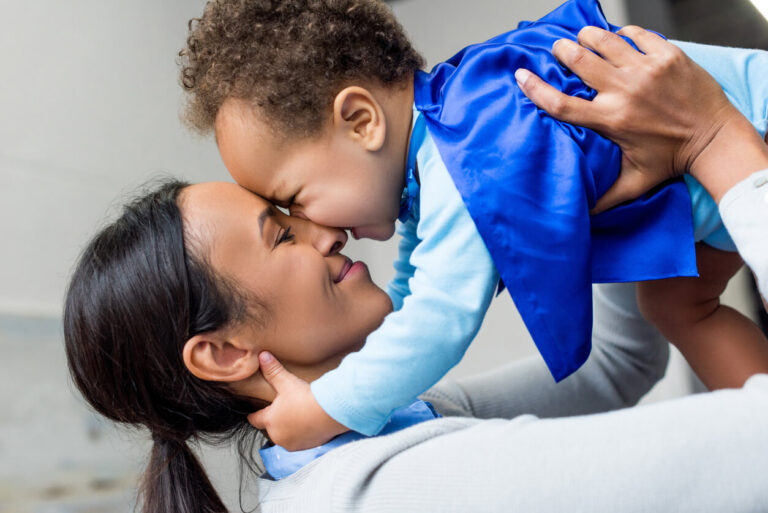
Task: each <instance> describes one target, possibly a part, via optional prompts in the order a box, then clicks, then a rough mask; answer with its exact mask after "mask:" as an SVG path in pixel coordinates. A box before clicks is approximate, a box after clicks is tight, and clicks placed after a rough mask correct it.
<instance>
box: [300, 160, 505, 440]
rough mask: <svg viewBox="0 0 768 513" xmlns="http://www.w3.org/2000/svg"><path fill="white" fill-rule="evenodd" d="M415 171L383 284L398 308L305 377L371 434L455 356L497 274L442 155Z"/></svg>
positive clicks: (343, 419) (324, 402) (333, 411)
mask: <svg viewBox="0 0 768 513" xmlns="http://www.w3.org/2000/svg"><path fill="white" fill-rule="evenodd" d="M419 163H420V164H422V162H421V161H420V162H419ZM420 177H421V194H420V198H419V201H418V204H417V208H418V209H419V214H420V215H419V221H418V224H416V222H415V220H412V221H409V223H406V224H405V226H404V228H403V230H405V237H404V238H403V241H402V242H401V247H400V252H401V256H400V257H398V261H397V263H396V266H400V268H399V269H398V270H397V274H396V276H395V279H394V280H393V282H392V283H391V284H390V286H389V287H388V288H389V292H390V294H391V296H392V297H393V303H395V307H396V308H397V307H398V303H400V304H401V305H402V307H401V308H399V309H398V310H397V311H395V312H393V313H391V314H390V315H388V316H387V317H386V319H385V320H384V323H383V324H382V325H381V327H379V329H377V330H376V331H375V332H374V333H372V334H371V335H370V336H369V337H368V339H367V340H366V344H365V346H364V347H363V349H361V350H360V351H359V352H356V353H352V354H350V355H348V356H347V357H346V358H345V359H344V360H343V361H342V363H341V365H340V366H339V367H338V368H337V369H335V370H333V371H331V372H329V373H327V374H325V375H324V376H322V377H321V378H320V379H318V380H317V381H315V382H313V383H312V392H313V394H314V395H315V398H316V399H317V401H318V403H319V404H320V406H321V407H322V408H323V409H324V410H325V411H326V412H327V413H328V414H329V415H330V416H331V417H333V418H334V419H336V420H337V421H338V422H340V423H342V424H344V425H345V426H347V427H348V428H350V429H352V430H354V431H358V432H360V433H363V434H366V435H373V434H376V433H378V432H379V431H380V430H381V428H382V427H383V426H384V424H385V423H386V421H387V419H388V418H389V416H390V414H391V413H392V411H393V410H395V409H397V408H399V407H402V406H404V405H407V404H409V403H410V402H412V401H413V400H414V399H416V397H417V396H418V395H419V394H420V393H422V392H424V391H425V390H427V389H428V388H429V387H431V386H432V385H434V384H435V383H436V382H437V381H438V380H439V379H440V378H442V377H443V376H444V375H445V374H446V373H447V372H448V371H449V370H450V369H451V368H452V367H453V366H454V365H456V364H457V363H458V362H459V361H460V360H461V358H462V356H463V355H464V352H465V351H466V349H467V347H468V346H469V343H470V342H471V341H472V339H473V338H474V336H475V335H476V334H477V331H478V329H479V327H480V324H481V323H482V320H483V317H484V315H485V312H486V310H487V309H488V305H489V303H490V301H491V299H492V298H493V292H494V290H495V287H496V284H497V283H498V279H499V278H498V273H497V271H496V267H495V266H494V264H493V261H492V259H491V257H490V254H489V253H488V250H487V249H486V247H485V245H484V244H483V241H482V239H481V238H480V235H479V234H478V233H477V229H476V228H475V225H474V223H473V222H472V219H471V218H470V217H469V213H468V212H467V210H466V208H465V206H464V203H463V201H462V199H461V196H460V195H459V192H458V191H457V190H456V188H455V186H454V184H453V182H452V180H451V178H450V175H449V174H448V171H447V170H446V169H445V167H444V165H443V164H442V161H440V160H439V159H430V160H429V161H428V163H427V165H426V166H425V167H423V168H420ZM414 231H415V234H414ZM409 252H410V255H409V257H408V254H409ZM411 275H412V276H411ZM409 278H410V279H409ZM409 292H410V294H409ZM401 297H402V298H403V299H402V300H401V299H400V298H401Z"/></svg>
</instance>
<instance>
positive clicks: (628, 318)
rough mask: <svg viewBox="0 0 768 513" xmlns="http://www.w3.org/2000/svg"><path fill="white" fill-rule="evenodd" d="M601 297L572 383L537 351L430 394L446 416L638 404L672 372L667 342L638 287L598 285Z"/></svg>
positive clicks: (572, 411) (573, 411)
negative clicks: (585, 355) (645, 311)
mask: <svg viewBox="0 0 768 513" xmlns="http://www.w3.org/2000/svg"><path fill="white" fill-rule="evenodd" d="M593 296H594V299H593V305H594V325H593V330H592V353H591V355H590V357H589V360H587V363H585V364H584V366H583V367H582V368H581V369H579V370H578V371H577V372H576V373H574V374H573V375H571V376H569V377H568V378H566V379H565V380H563V381H561V382H560V383H555V380H554V379H553V378H552V375H551V374H550V373H549V371H548V370H547V366H546V365H545V364H544V362H543V361H542V359H541V357H539V356H534V357H531V358H527V359H524V360H520V361H517V362H513V363H510V364H508V365H506V366H504V367H501V368H499V369H497V370H495V371H491V372H486V373H483V374H481V375H479V376H476V377H471V378H466V379H461V380H458V381H457V382H452V381H446V382H443V383H440V384H438V385H437V386H436V387H435V388H434V389H433V390H430V391H428V392H427V393H426V394H424V396H423V398H424V399H426V400H428V401H431V402H433V403H434V404H435V406H436V407H437V408H438V410H439V411H441V413H443V414H448V415H457V414H458V415H471V416H474V417H479V418H513V417H515V416H517V415H522V414H526V413H531V414H534V415H537V416H539V417H561V416H570V415H581V414H586V413H596V412H603V411H608V410H614V409H617V408H623V407H626V406H631V405H633V404H635V403H636V402H637V401H638V400H640V398H641V397H642V396H643V395H645V394H646V393H647V392H648V391H649V390H650V389H651V387H653V385H655V384H656V382H657V381H658V380H659V379H661V377H662V376H663V375H664V370H665V369H666V365H667V360H668V357H669V348H668V344H667V341H666V340H665V339H664V338H663V337H662V336H661V334H660V333H659V332H658V330H656V328H654V327H653V326H651V325H650V324H649V323H647V322H646V321H645V320H644V319H643V317H642V315H641V314H640V311H639V310H638V307H637V301H636V299H635V284H633V283H616V284H602V285H595V287H594V294H593ZM505 342H506V341H505Z"/></svg>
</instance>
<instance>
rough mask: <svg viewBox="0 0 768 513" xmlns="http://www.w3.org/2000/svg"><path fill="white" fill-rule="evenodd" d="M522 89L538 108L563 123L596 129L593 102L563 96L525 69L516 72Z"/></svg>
mask: <svg viewBox="0 0 768 513" xmlns="http://www.w3.org/2000/svg"><path fill="white" fill-rule="evenodd" d="M515 79H516V80H517V83H518V85H519V86H520V89H521V90H522V91H523V93H524V94H525V95H526V96H527V97H528V99H530V100H531V101H532V102H533V103H535V104H536V106H537V107H539V108H540V109H543V110H544V111H546V112H547V113H548V114H549V115H551V116H552V117H554V118H557V119H559V120H561V121H565V122H568V123H574V124H579V125H583V126H586V127H590V128H596V120H597V118H596V117H595V109H596V108H597V107H596V106H595V105H593V104H592V102H589V101H587V100H583V99H581V98H576V97H573V96H568V95H567V94H563V93H561V92H560V91H558V90H557V89H555V88H554V87H552V86H551V85H549V84H547V83H546V82H544V81H543V80H542V79H541V78H539V77H537V76H536V75H534V74H533V73H531V72H530V71H528V70H525V69H522V68H521V69H518V70H517V71H515Z"/></svg>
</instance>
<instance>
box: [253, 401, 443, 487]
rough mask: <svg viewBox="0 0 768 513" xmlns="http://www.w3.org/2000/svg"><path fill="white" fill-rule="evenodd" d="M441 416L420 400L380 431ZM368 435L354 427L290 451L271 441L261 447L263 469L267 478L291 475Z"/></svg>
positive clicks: (401, 427)
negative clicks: (352, 429) (304, 447)
mask: <svg viewBox="0 0 768 513" xmlns="http://www.w3.org/2000/svg"><path fill="white" fill-rule="evenodd" d="M439 417H440V414H439V413H437V412H436V411H435V409H434V408H433V407H432V405H431V404H429V403H428V402H426V401H421V400H417V401H415V402H414V403H413V404H411V405H410V406H408V407H406V408H399V409H397V410H395V412H394V413H393V414H392V417H390V419H389V422H387V424H386V425H385V426H384V428H383V429H382V430H381V432H380V433H379V435H388V434H390V433H396V432H398V431H400V430H402V429H405V428H409V427H411V426H415V425H416V424H420V423H422V422H424V421H426V420H433V419H437V418H439ZM364 438H369V437H368V436H365V435H361V434H360V433H356V432H354V431H347V432H346V433H342V434H340V435H339V436H337V437H336V438H334V439H333V440H331V441H329V442H326V443H324V444H323V445H319V446H317V447H312V448H311V449H305V450H303V451H288V450H286V449H284V448H283V447H281V446H279V445H272V446H269V447H265V448H263V449H260V450H259V455H260V456H261V461H262V462H263V463H264V469H265V470H266V472H267V475H266V476H264V477H265V478H271V479H272V480H275V481H278V480H280V479H283V478H285V477H288V476H290V475H291V474H293V473H294V472H296V471H297V470H299V469H301V468H303V467H305V466H306V465H308V464H310V463H312V462H313V461H315V460H316V459H317V458H319V457H320V456H323V455H324V454H326V453H328V452H330V451H332V450H334V449H336V448H337V447H341V446H342V445H347V444H348V443H351V442H356V441H357V440H362V439H364Z"/></svg>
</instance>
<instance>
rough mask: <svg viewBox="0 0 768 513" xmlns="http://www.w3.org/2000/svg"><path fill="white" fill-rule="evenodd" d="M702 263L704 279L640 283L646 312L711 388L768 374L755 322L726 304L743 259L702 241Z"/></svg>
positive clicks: (766, 345)
mask: <svg viewBox="0 0 768 513" xmlns="http://www.w3.org/2000/svg"><path fill="white" fill-rule="evenodd" d="M696 262H697V264H698V268H699V277H698V278H669V279H666V280H657V281H646V282H641V283H638V286H637V297H638V304H639V306H640V310H641V311H642V313H643V315H644V316H645V318H646V319H647V320H648V321H650V322H651V323H653V324H654V325H655V326H656V327H657V328H658V329H659V331H660V332H661V333H662V334H663V335H664V336H665V337H667V338H668V339H669V340H670V342H672V343H673V344H674V345H675V346H676V347H677V348H678V349H680V352H681V353H683V356H685V358H686V360H688V363H690V364H691V367H692V368H693V370H694V371H695V372H696V374H697V375H698V376H699V378H700V379H701V380H702V381H703V382H704V384H705V385H706V386H707V387H708V388H710V389H718V388H736V387H741V386H742V385H743V384H744V382H745V381H746V380H747V378H749V377H750V376H752V375H753V374H757V373H761V372H768V340H766V338H765V336H764V335H763V333H762V332H761V331H760V329H759V328H758V327H757V326H756V325H755V324H754V323H753V322H752V321H750V320H749V319H747V318H746V317H744V316H743V315H742V314H740V313H739V312H737V311H736V310H734V309H732V308H730V307H727V306H724V305H721V304H720V295H721V294H722V293H723V291H724V290H725V287H726V285H727V284H728V280H730V278H731V277H732V276H733V275H734V274H735V273H736V271H738V270H739V268H740V267H741V266H742V261H741V258H740V257H739V255H738V254H737V253H732V252H727V251H720V250H717V249H714V248H712V247H710V246H708V245H706V244H703V243H698V244H697V245H696Z"/></svg>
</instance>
